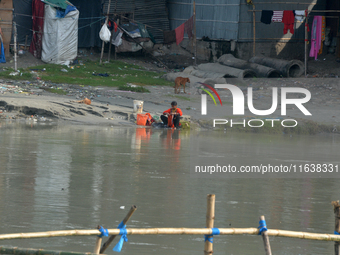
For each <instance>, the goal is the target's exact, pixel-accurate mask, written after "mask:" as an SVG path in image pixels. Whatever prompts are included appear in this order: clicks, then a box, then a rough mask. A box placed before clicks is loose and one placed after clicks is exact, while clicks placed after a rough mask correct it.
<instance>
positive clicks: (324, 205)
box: [0, 122, 340, 255]
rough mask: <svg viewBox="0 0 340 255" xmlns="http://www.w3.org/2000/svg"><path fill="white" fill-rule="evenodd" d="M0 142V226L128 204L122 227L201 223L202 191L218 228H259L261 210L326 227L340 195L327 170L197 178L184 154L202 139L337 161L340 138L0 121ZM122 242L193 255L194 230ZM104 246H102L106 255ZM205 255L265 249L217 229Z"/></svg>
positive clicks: (314, 244) (27, 227)
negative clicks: (211, 199)
mask: <svg viewBox="0 0 340 255" xmlns="http://www.w3.org/2000/svg"><path fill="white" fill-rule="evenodd" d="M0 141H1V148H0V162H1V164H0V223H1V226H2V227H1V230H0V231H1V233H18V232H36V231H50V230H72V229H93V228H96V227H97V225H103V226H104V227H106V228H115V227H117V225H118V224H119V222H120V221H121V220H122V219H123V218H124V216H125V215H126V213H127V212H128V210H129V208H130V207H131V205H136V206H137V211H136V212H135V213H134V215H133V216H132V218H131V220H130V221H129V223H128V224H127V227H128V228H129V227H131V228H147V227H161V228H162V227H176V228H178V227H192V228H197V227H205V218H206V206H207V205H206V204H207V203H206V196H207V194H215V195H216V214H215V226H216V227H221V228H222V227H235V228H238V227H242V228H246V227H257V226H258V220H259V216H260V215H265V217H266V221H267V225H268V228H274V229H276V228H278V229H286V230H295V231H309V232H316V233H333V230H334V214H333V208H332V205H331V201H333V200H338V199H340V185H339V183H338V181H339V179H337V178H334V177H332V178H263V176H260V175H259V176H256V177H254V176H252V177H251V178H245V176H242V177H241V178H228V177H226V176H223V177H221V178H214V176H211V175H210V174H208V175H204V176H203V175H202V176H199V177H202V178H197V176H193V175H192V174H191V173H190V168H191V167H192V160H193V151H195V150H199V148H201V147H203V148H204V150H203V151H202V150H201V151H202V153H203V154H202V155H203V156H204V155H205V156H207V155H209V153H210V154H211V155H213V156H212V157H214V155H215V156H216V154H218V155H217V157H220V156H221V155H220V154H221V153H222V152H223V153H224V154H223V153H222V154H223V155H228V157H229V159H230V160H229V162H231V163H232V164H236V165H237V164H238V165H240V164H242V163H243V164H248V165H249V164H250V162H255V163H256V164H260V163H261V162H262V161H263V160H264V159H265V163H267V162H269V163H272V164H275V162H276V163H277V164H279V163H291V162H298V163H300V162H312V161H313V162H314V161H318V162H319V161H320V162H321V161H325V162H332V163H334V164H340V163H339V161H340V160H339V156H338V155H339V151H340V143H339V141H340V137H339V136H338V135H317V136H295V135H294V136H290V135H284V134H279V135H264V134H239V133H215V132H203V131H202V132H197V133H193V132H192V133H191V134H190V133H189V132H184V131H171V130H158V129H147V128H137V129H135V128H118V127H98V126H82V125H32V124H20V123H10V122H3V123H1V125H0ZM193 146H194V147H193ZM201 158H204V157H201ZM208 158H209V157H208ZM261 160H262V161H261ZM255 163H254V164H255ZM224 177H225V178H224ZM257 177H259V178H257ZM128 239H129V241H128V242H127V243H125V244H124V247H123V250H122V254H164V255H168V254H203V248H204V237H203V236H175V235H174V236H172V235H171V236H169V235H163V236H147V235H146V236H137V235H135V236H128ZM95 240H96V238H95V237H94V236H92V237H55V238H48V239H25V240H3V241H1V245H5V246H19V247H24V248H43V249H50V250H64V251H67V250H70V251H82V252H92V251H93V248H94V244H95ZM104 241H105V239H104ZM116 242H117V241H116ZM116 242H114V244H115V243H116ZM270 242H271V247H272V251H273V253H274V254H332V253H333V243H332V242H323V241H308V240H300V239H291V238H282V237H270ZM112 248H113V245H112V246H111V249H110V250H107V251H106V253H107V254H113V253H114V252H113V251H112ZM214 254H255V255H256V254H264V248H263V243H262V239H261V237H259V236H216V237H215V238H214Z"/></svg>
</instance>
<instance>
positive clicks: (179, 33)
mask: <svg viewBox="0 0 340 255" xmlns="http://www.w3.org/2000/svg"><path fill="white" fill-rule="evenodd" d="M175 31H176V44H177V45H178V44H180V43H181V42H182V41H183V38H184V23H183V24H182V25H180V26H179V27H177V28H176V29H175Z"/></svg>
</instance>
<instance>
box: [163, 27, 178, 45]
mask: <svg viewBox="0 0 340 255" xmlns="http://www.w3.org/2000/svg"><path fill="white" fill-rule="evenodd" d="M174 42H176V32H175V30H171V31H163V43H164V44H171V43H174Z"/></svg>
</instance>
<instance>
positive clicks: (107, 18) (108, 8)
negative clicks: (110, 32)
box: [99, 0, 111, 65]
mask: <svg viewBox="0 0 340 255" xmlns="http://www.w3.org/2000/svg"><path fill="white" fill-rule="evenodd" d="M110 5H111V0H109V4H108V6H107V16H106V19H105V25H107V21H108V20H109V14H110ZM104 46H105V42H104V41H103V43H102V51H101V53H100V61H99V64H100V65H101V64H102V60H103V54H104Z"/></svg>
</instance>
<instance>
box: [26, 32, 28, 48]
mask: <svg viewBox="0 0 340 255" xmlns="http://www.w3.org/2000/svg"><path fill="white" fill-rule="evenodd" d="M27 41H28V35H26V39H25V50H27Z"/></svg>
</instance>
